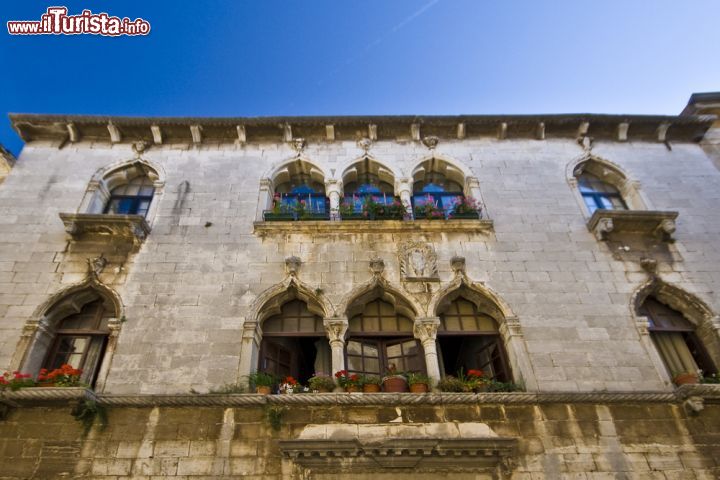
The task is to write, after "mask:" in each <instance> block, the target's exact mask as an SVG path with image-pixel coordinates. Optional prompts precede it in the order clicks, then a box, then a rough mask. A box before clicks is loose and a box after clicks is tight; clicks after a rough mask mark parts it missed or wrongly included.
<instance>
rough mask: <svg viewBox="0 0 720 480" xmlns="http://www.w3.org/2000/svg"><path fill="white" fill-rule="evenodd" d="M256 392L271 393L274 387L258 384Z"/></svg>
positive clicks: (261, 393)
mask: <svg viewBox="0 0 720 480" xmlns="http://www.w3.org/2000/svg"><path fill="white" fill-rule="evenodd" d="M255 392H257V393H259V394H260V395H270V393H271V392H272V388H270V387H266V386H264V385H258V386H257V387H255Z"/></svg>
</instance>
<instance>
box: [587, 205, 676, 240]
mask: <svg viewBox="0 0 720 480" xmlns="http://www.w3.org/2000/svg"><path fill="white" fill-rule="evenodd" d="M677 216H678V212H670V211H667V212H666V211H654V210H605V209H600V210H595V212H594V213H593V215H592V217H590V220H589V221H588V224H587V226H588V229H589V230H590V231H591V232H593V233H594V234H595V236H596V237H597V239H598V240H608V239H609V237H610V234H611V233H612V234H613V235H615V234H622V233H630V234H640V235H646V236H650V237H655V238H658V239H659V240H661V241H664V242H672V241H674V240H673V238H672V234H673V233H674V232H675V219H676V218H677Z"/></svg>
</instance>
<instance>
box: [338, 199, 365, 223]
mask: <svg viewBox="0 0 720 480" xmlns="http://www.w3.org/2000/svg"><path fill="white" fill-rule="evenodd" d="M338 213H340V218H342V219H343V220H365V216H363V213H362V212H357V211H355V204H353V203H349V202H346V201H345V200H343V201H342V202H341V203H340V205H339V207H338Z"/></svg>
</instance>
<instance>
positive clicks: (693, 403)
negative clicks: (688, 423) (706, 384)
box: [683, 396, 705, 416]
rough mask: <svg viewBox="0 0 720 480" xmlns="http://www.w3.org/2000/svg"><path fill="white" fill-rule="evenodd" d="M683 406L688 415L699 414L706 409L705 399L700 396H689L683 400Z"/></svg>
mask: <svg viewBox="0 0 720 480" xmlns="http://www.w3.org/2000/svg"><path fill="white" fill-rule="evenodd" d="M683 408H684V409H685V412H686V413H687V414H688V415H691V416H697V415H698V414H699V413H700V412H702V411H703V410H705V399H704V398H703V397H698V396H692V397H688V398H687V399H685V401H684V402H683Z"/></svg>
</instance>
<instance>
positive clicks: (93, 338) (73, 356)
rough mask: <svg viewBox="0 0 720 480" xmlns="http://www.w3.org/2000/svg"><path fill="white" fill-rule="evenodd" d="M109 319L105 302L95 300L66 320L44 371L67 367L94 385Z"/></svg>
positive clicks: (62, 323) (106, 336) (59, 330)
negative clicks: (78, 372)
mask: <svg viewBox="0 0 720 480" xmlns="http://www.w3.org/2000/svg"><path fill="white" fill-rule="evenodd" d="M108 317H109V314H108V312H106V311H105V309H104V308H103V302H102V300H96V301H94V302H90V303H88V304H86V305H85V306H84V307H83V308H82V310H81V311H80V312H79V313H76V314H73V315H70V316H68V317H66V318H65V319H63V320H62V321H61V322H60V325H59V327H58V329H57V334H56V337H55V342H54V343H53V346H52V348H51V349H50V351H49V352H48V355H47V357H46V358H45V362H44V364H43V368H46V369H48V370H54V369H56V368H60V366H61V365H64V364H68V365H70V366H72V367H73V368H77V369H81V370H82V375H81V376H80V380H81V381H82V382H84V383H87V384H90V385H91V386H94V384H95V380H96V378H97V371H98V369H99V367H100V362H101V360H102V357H103V354H104V353H105V347H106V344H107V338H108V334H109V330H108V326H107V321H108Z"/></svg>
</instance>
